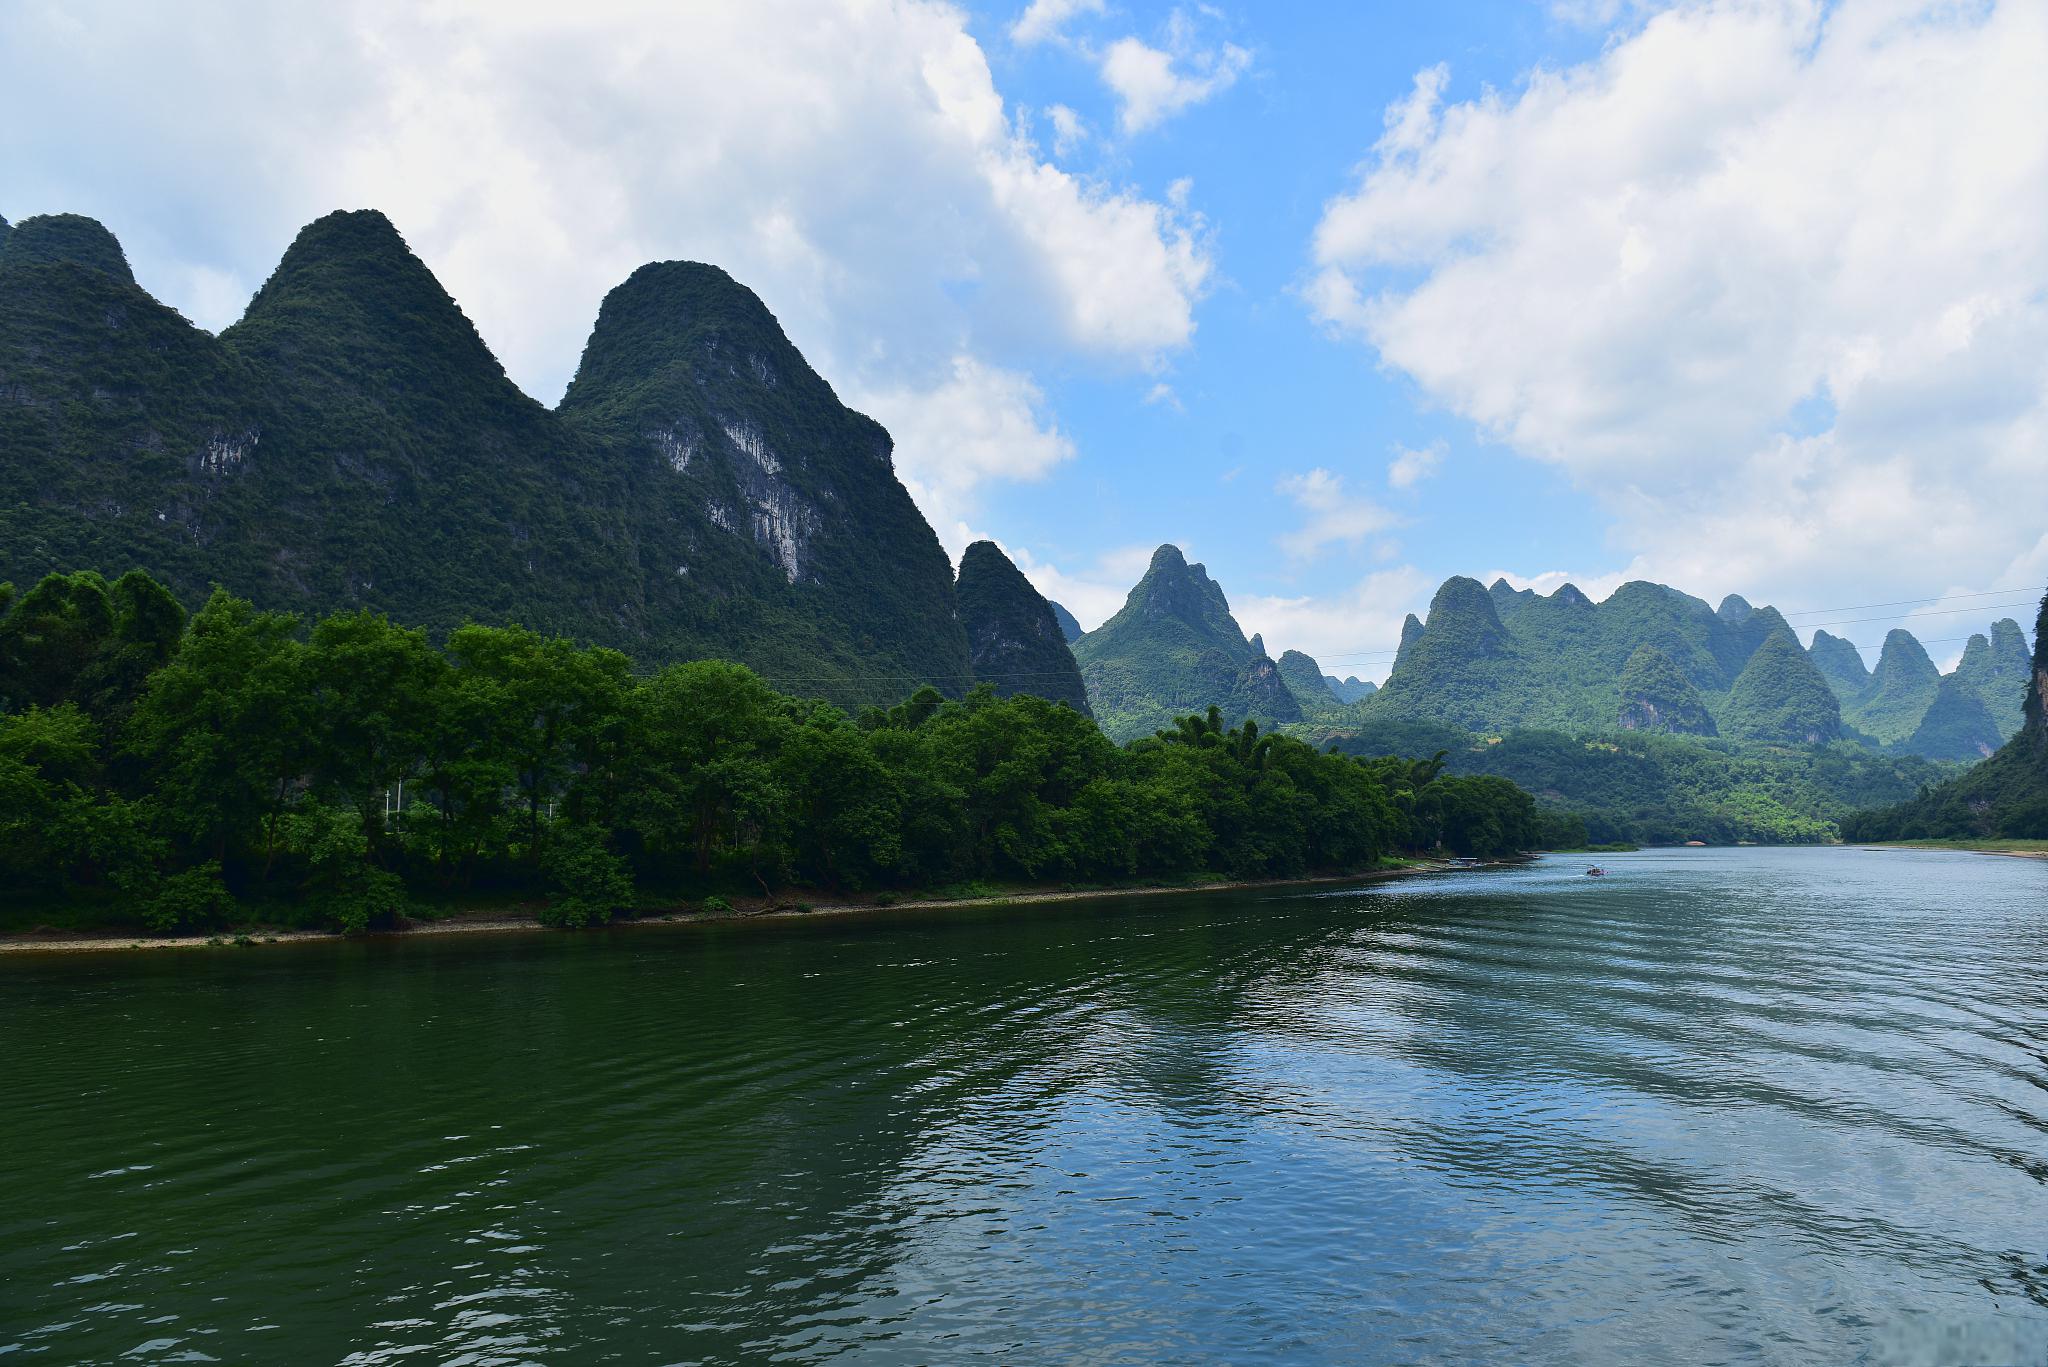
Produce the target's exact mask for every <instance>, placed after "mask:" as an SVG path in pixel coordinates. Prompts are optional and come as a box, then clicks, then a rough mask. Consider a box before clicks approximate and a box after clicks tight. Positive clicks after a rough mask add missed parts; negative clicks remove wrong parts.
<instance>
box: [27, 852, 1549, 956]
mask: <svg viewBox="0 0 2048 1367" xmlns="http://www.w3.org/2000/svg"><path fill="white" fill-rule="evenodd" d="M1519 862H1522V861H1519V860H1508V859H1500V860H1493V861H1490V862H1482V863H1478V864H1454V863H1450V862H1448V861H1443V862H1430V863H1424V864H1412V865H1405V866H1403V867H1401V868H1394V869H1374V870H1372V871H1370V872H1367V873H1346V874H1331V875H1328V876H1323V877H1316V878H1274V879H1264V880H1252V881H1246V882H1236V883H1202V884H1198V885H1195V886H1191V887H1190V886H1178V887H1142V888H1097V889H1093V890H1085V891H1078V892H1076V891H1067V890H1063V889H1051V888H1023V889H1018V890H1016V891H1013V892H1002V893H994V894H991V895H989V896H987V897H951V898H940V897H932V898H906V899H904V900H902V901H898V902H888V903H878V902H873V901H868V902H837V903H829V904H824V903H821V904H818V905H815V906H813V907H811V909H810V910H808V911H801V910H798V909H797V908H795V907H793V906H791V905H789V904H788V903H787V902H780V903H775V904H768V903H765V902H764V903H762V904H761V905H759V906H745V905H736V906H735V907H734V909H733V910H731V911H729V912H704V911H693V910H684V909H682V908H677V909H676V910H674V911H662V910H660V909H659V908H652V909H650V908H644V907H643V908H641V909H640V912H639V914H638V915H637V916H635V917H634V918H632V919H631V920H617V921H613V922H611V923H610V924H609V925H608V926H605V927H600V928H601V929H612V930H630V929H635V928H639V927H647V926H678V925H693V924H704V923H709V922H726V921H772V920H792V921H795V920H803V921H812V920H816V919H817V918H818V917H820V916H851V915H858V914H860V913H877V912H882V913H890V914H893V913H896V912H900V911H953V910H959V909H962V908H968V907H1031V906H1042V905H1045V904H1047V903H1051V902H1083V901H1088V900H1090V899H1095V898H1110V897H1159V896H1166V895H1171V894H1173V893H1200V892H1227V891H1230V890H1232V889H1243V888H1292V887H1314V886H1321V885H1336V884H1358V883H1377V882H1382V881H1384V880H1386V879H1389V878H1405V877H1409V876H1410V875H1413V874H1419V873H1442V872H1446V871H1450V870H1457V869H1474V868H1481V869H1495V868H1503V867H1506V866H1508V865H1510V864H1515V863H1519ZM562 933H571V932H562V931H557V930H555V929H554V928H552V927H549V926H543V925H542V924H541V923H540V921H539V919H538V917H536V916H535V915H533V914H531V913H523V912H521V913H511V912H499V913H485V914H477V915H466V916H451V917H449V918H447V919H446V920H438V921H413V922H410V923H408V924H407V925H405V926H403V927H400V928H398V929H392V930H377V931H371V932H369V933H368V934H367V935H363V936H361V937H358V938H361V939H366V940H367V939H410V938H412V937H414V936H419V935H479V934H494V935H504V934H531V935H539V934H562ZM343 938H345V937H344V936H342V934H341V933H340V932H338V931H331V930H264V929H261V928H250V929H248V930H246V931H222V932H219V933H216V934H214V935H211V936H208V935H123V934H118V933H116V934H96V935H80V934H65V933H61V932H60V933H56V934H37V933H34V932H30V933H28V934H23V935H11V936H7V937H4V938H0V954H76V953H85V952H95V951H107V950H131V949H218V948H223V947H236V948H240V947H243V946H244V945H245V943H246V944H247V945H286V944H308V943H324V942H327V941H332V940H339V939H343Z"/></svg>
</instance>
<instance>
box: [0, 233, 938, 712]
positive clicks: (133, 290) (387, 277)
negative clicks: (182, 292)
mask: <svg viewBox="0 0 2048 1367" xmlns="http://www.w3.org/2000/svg"><path fill="white" fill-rule="evenodd" d="M0 471H4V472H5V473H6V475H7V476H8V479H9V481H10V484H12V485H13V486H14V487H17V488H22V489H32V490H35V491H36V492H35V494H34V495H33V496H32V497H31V498H29V499H26V500H22V501H19V502H17V503H15V504H14V505H13V506H11V507H9V508H6V509H0V578H12V579H14V580H15V581H16V582H25V581H32V580H34V579H36V578H38V577H40V576H41V575H42V574H44V573H46V572H47V571H49V570H52V569H69V568H98V569H102V570H107V571H112V572H118V571H120V570H123V569H126V568H128V567H129V566H131V565H141V566H144V567H147V568H149V569H150V570H152V571H153V572H155V573H157V574H159V575H160V576H162V577H164V578H165V579H166V580H167V581H168V582H170V583H171V584H172V585H173V586H174V587H175V588H176V589H177V590H178V591H179V592H180V593H181V595H183V596H185V597H186V598H187V599H188V600H189V599H196V598H197V597H199V596H201V595H203V593H204V592H205V591H206V589H207V587H208V586H209V585H210V584H211V583H213V582H219V583H222V584H225V585H227V586H228V587H229V588H230V589H232V590H234V591H236V592H238V593H242V594H245V595H247V596H249V597H251V598H253V599H255V600H256V601H257V602H258V603H260V604H261V605H263V606H266V607H277V608H287V609H292V610H298V611H305V612H316V613H317V612H326V611H330V610H333V609H336V608H342V607H352V606H365V607H370V608H375V609H378V610H381V611H384V612H387V613H389V614H390V615H391V616H393V617H394V618H396V619H399V620H402V621H406V622H411V623H417V624H420V625H425V626H428V627H432V628H435V629H447V628H449V627H453V626H455V625H458V624H460V623H461V622H463V621H465V620H470V619H476V620H482V621H512V620H516V621H520V622H523V623H526V624H527V625H531V626H534V627H537V628H540V629H542V630H545V631H551V632H557V633H561V634H566V635H572V636H576V637H579V638H582V639H586V640H591V641H596V642H599V643H603V644H608V645H615V646H619V647H621V648H624V649H626V650H629V651H630V652H632V653H633V654H634V655H635V656H636V657H638V658H641V659H643V660H646V661H648V662H659V661H661V660H665V659H678V658H691V657H698V656H713V655H715V656H723V657H727V658H733V659H738V660H741V661H743V662H745V663H748V664H751V665H753V666H755V667H756V668H758V669H760V670H761V671H762V672H763V673H764V674H766V675H767V676H768V677H769V678H770V679H771V680H772V681H774V682H776V683H777V684H779V685H781V686H783V687H785V688H788V689H790V690H792V691H795V692H799V693H809V694H815V695H822V696H826V697H830V698H832V699H833V700H835V701H841V702H848V703H854V702H861V701H868V700H887V699H892V698H894V697H899V696H901V695H902V694H904V693H906V692H908V691H910V690H911V689H913V688H914V687H915V686H916V685H917V684H918V683H921V682H932V683H936V684H938V685H939V686H940V687H942V688H944V689H946V690H947V691H949V692H958V691H960V690H961V689H963V688H964V687H965V686H966V684H967V681H968V677H969V665H968V653H967V641H966V637H965V634H964V632H963V631H962V630H961V628H960V625H959V622H958V619H957V613H956V610H955V606H954V599H953V587H952V569H951V566H950V564H949V563H948V561H947V558H946V556H945V553H944V551H943V550H942V549H941V548H940V546H939V544H938V541H937V538H936V537H935V536H934V535H933V534H932V532H931V529H930V528H929V527H928V526H927V525H926V524H925V522H924V520H923V518H922V517H921V516H919V515H918V513H917V510H916V508H915V507H914V506H913V505H912V504H911V502H910V498H909V495H908V494H907V493H906V492H905V491H904V489H903V487H902V485H901V484H900V483H899V482H898V481H897V479H896V477H895V474H894V471H893V469H892V468H891V462H890V443H889V437H888V434H887V433H886V432H884V431H883V430H882V429H881V428H880V427H879V426H878V425H876V424H875V423H874V422H872V421H871V420H869V419H867V418H865V417H863V416H861V415H860V414H858V413H854V412H852V411H850V410H848V409H847V408H845V407H844V406H843V405H842V404H840V403H839V401H838V399H837V397H836V396H835V395H834V394H833V393H832V390H831V387H830V386H829V385H827V384H826V383H825V381H824V380H823V379H821V378H820V377H819V376H818V375H817V374H816V373H815V372H814V371H813V370H812V369H811V368H810V367H809V365H807V364H806V363H805V361H804V359H803V358H802V356H800V355H799V354H798V353H797V352H796V350H795V348H794V347H792V346H791V345H790V344H789V342H788V339H787V338H786V337H785V336H784V335H783V333H782V330H781V328H780V327H779V326H778V325H777V324H776V322H775V319H774V318H773V316H772V315H771V314H770V313H769V312H768V310H767V308H766V307H765V306H764V305H763V304H762V303H761V301H760V300H759V299H758V298H756V297H755V296H754V295H753V294H752V293H751V292H750V291H748V290H746V289H745V288H744V287H742V286H740V285H739V284H737V283H736V282H734V281H733V280H731V279H730V278H729V277H727V276H726V275H725V274H724V273H723V272H721V271H718V270H716V269H715V268H713V267H709V266H701V265H694V264H689V263H676V262H669V263H660V264H657V265H653V266H648V267H644V268H643V269H642V270H640V271H638V272H636V273H635V274H634V276H633V277H632V278H631V279H630V280H628V281H627V282H626V283H625V284H623V285H621V286H620V287H619V288H618V289H617V290H615V291H613V293H612V295H611V296H609V297H608V298H607V299H606V301H605V305H604V308H603V309H602V310H601V312H600V316H599V319H598V325H597V328H596V330H595V331H594V332H593V335H592V337H591V340H590V344H589V346H588V347H587V349H586V352H585V355H584V358H583V364H582V366H581V368H580V369H579V371H578V375H577V378H576V382H575V384H574V385H573V386H572V387H571V390H570V393H569V395H568V397H567V398H566V399H565V400H564V403H563V405H562V407H561V409H560V410H559V411H556V412H551V411H549V410H548V409H546V408H545V407H543V406H542V405H540V404H538V403H535V402H534V401H533V400H532V399H530V398H528V397H527V396H526V395H524V394H522V393H520V392H519V390H518V389H517V388H516V387H515V386H514V385H513V384H512V383H511V382H510V381H509V379H507V378H506V376H505V374H504V371H503V369H502V367H500V366H499V365H498V363H497V360H496V359H495V358H494V357H493V356H492V355H491V353H490V350H489V348H488V347H487V346H486V345H485V344H484V342H483V340H482V338H481V337H479V336H478V335H477V333H476V330H475V328H474V327H472V326H471V325H470V323H469V320H468V319H467V318H465V317H463V315H462V313H461V310H460V309H459V308H458V307H457V306H456V304H455V302H454V301H453V300H452V299H450V298H449V297H448V295H447V292H446V291H445V290H443V289H442V288H441V287H440V285H439V283H438V282H437V281H436V280H435V279H434V277H433V275H432V273H431V272H430V271H428V270H427V268H426V267H425V265H424V264H422V263H421V262H420V261H419V260H418V258H416V257H415V256H413V254H412V253H411V252H410V251H409V250H408V249H407V247H406V245H405V243H404V241H403V239H402V238H401V237H400V236H399V234H398V232H397V231H396V229H395V228H393V227H392V225H391V224H390V223H389V222H388V221H387V220H385V219H384V218H383V216H382V215H380V214H376V213H374V212H357V213H341V214H332V215H329V216H328V217H326V218H323V219H321V220H319V221H318V222H316V223H313V224H311V225H309V226H308V227H307V228H306V229H305V230H304V231H303V232H302V233H300V235H299V237H298V239H297V240H296V241H294V242H293V244H292V246H291V248H290V249H289V250H288V251H287V252H286V253H285V255H284V258H283V259H282V260H281V261H280V262H279V264H278V268H277V270H276V271H275V272H274V273H273V274H272V276H271V278H270V280H269V281H268V282H266V284H265V285H264V287H263V289H262V290H261V291H260V292H259V293H258V294H257V296H256V298H255V299H254V300H253V301H252V302H251V304H250V307H249V310H248V313H247V315H246V316H245V317H244V318H243V320H242V321H241V322H240V323H238V324H237V325H236V326H235V327H233V328H230V329H229V330H228V331H227V332H225V333H223V334H222V335H221V336H220V337H219V338H217V339H216V338H213V337H210V336H208V335H207V334H206V333H204V332H201V331H199V330H198V329H196V328H193V327H192V326H191V325H190V324H188V323H186V322H185V320H184V319H182V318H180V317H178V315H177V314H176V313H174V312H173V311H171V310H169V309H166V308H164V307H163V306H162V305H160V304H158V303H157V302H156V301H155V300H153V299H151V298H150V297H149V296H148V295H147V294H146V293H144V292H143V291H142V290H140V289H139V288H137V287H136V286H135V284H134V282H133V280H132V279H131V278H130V277H129V275H128V272H127V265H126V261H125V258H123V257H122V255H121V253H120V248H119V244H118V243H115V242H114V241H113V239H112V237H111V235H109V234H107V233H106V232H105V230H104V229H102V228H99V226H98V225H97V224H92V223H91V221H90V220H74V219H71V218H69V217H68V216H52V217H51V218H49V219H45V220H29V221H28V222H24V223H22V224H19V225H16V226H15V228H14V229H13V231H11V232H9V233H8V234H6V236H5V238H4V242H0Z"/></svg>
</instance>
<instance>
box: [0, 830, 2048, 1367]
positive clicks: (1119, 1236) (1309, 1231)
mask: <svg viewBox="0 0 2048 1367" xmlns="http://www.w3.org/2000/svg"><path fill="white" fill-rule="evenodd" d="M1602 862H1604V863H1605V864H1606V865H1607V867H1608V868H1609V869H1610V871H1611V872H1610V876H1608V877H1607V878H1604V879H1591V878H1587V877H1585V876H1584V872H1583V870H1584V868H1585V864H1586V860H1585V859H1583V858H1578V859H1572V858H1548V859H1544V860H1541V861H1539V862H1537V863H1535V864H1533V865H1529V866H1526V867H1522V868H1517V869H1512V870H1507V871H1499V872H1494V871H1484V872H1471V873H1454V874H1443V875H1435V876H1428V877H1422V878H1416V879H1410V880H1404V881H1398V882H1393V883H1380V884H1375V885H1370V886H1367V887H1363V888H1355V889H1342V890H1331V889H1329V888H1327V887H1318V888H1306V889H1304V888H1292V889H1274V890H1265V891H1244V890H1239V891H1229V892H1217V893H1207V894H1199V895H1187V896H1179V895H1175V896H1167V897H1151V898H1132V899H1123V900H1103V901H1089V902H1069V903H1060V904H1054V905H1048V906H1043V907H1038V908H1023V907H1017V908H990V909H986V910H976V911H973V912H970V913H966V914H961V913H953V912H947V913H939V914H935V913H914V912H907V911H898V912H893V913H875V914H872V915H863V916H857V917H846V918H819V919H817V920H815V921H810V922H794V923H791V922H783V923H777V924H772V925H770V924H753V925H749V924H734V923H726V924H718V925H710V926H704V925H697V926H676V927H636V928H631V929H626V930H618V931H609V932H596V933H587V934H552V935H540V934H533V935H504V936H447V937H424V936H422V937H414V938H411V939H402V938H401V939H381V940H380V939H371V940H368V941H363V942H356V943H326V944H316V945H293V946H277V947H256V948H245V949H232V948H222V949H218V950H210V951H174V952H157V953H129V954H121V953H106V954H87V955H65V956H57V955H51V956H8V957H7V958H6V959H0V1019H4V1022H5V1040H4V1053H0V1108H4V1109H0V1155H4V1164H5V1167H4V1176H0V1359H6V1360H10V1361H12V1360H20V1361H61V1362H67V1363H68V1362H116V1361H123V1362H137V1361H141V1362H152V1361H155V1362H170V1361H205V1360H219V1361H226V1362H280V1363H281V1362H291V1363H322V1362H345V1363H384V1362H460V1363H501V1362H503V1363H511V1362H526V1361H536V1360H538V1361H551V1360H558V1361H562V1362H577V1363H581V1362H598V1361H619V1362H636V1363H637V1362H736V1361H761V1360H782V1361H795V1362H807V1361H816V1360H819V1359H823V1358H826V1357H831V1356H835V1355H845V1356H847V1357H849V1358H853V1359H858V1360H861V1361H872V1362H883V1363H896V1362H904V1363H911V1362H933V1363H957V1362H970V1361H988V1362H1011V1363H1087V1362H1093V1363H1110V1362H1133V1363H1152V1362H1250V1361H1272V1362H1302V1363H1353V1362H1366V1363H1376V1362H1389V1363H1391V1362H1408V1361H1417V1360H1432V1361H1491V1362H1502V1363H1521V1362H1555V1363H1577V1362H1591V1363H1643V1362H1650V1363H1656V1362H1687V1363H1692V1362H1734V1363H1747V1362H1801V1361H1826V1362H1850V1361H1862V1362H1887V1363H1889V1362H1900V1363H1919V1362H1926V1363H1952V1362H1962V1361H2000V1362H2005V1361H2034V1362H2038V1361H2042V1360H2043V1359H2044V1357H2048V862H2042V861H2030V860H2023V859H2008V858H1995V857H1988V856H1979V855H1968V854H1951V853H1941V852H1917V851H1916V852H1899V851H1867V850H1850V849H1793V850H1775V849H1770V850H1767V849H1758V850H1688V851H1669V850H1667V851H1645V852H1643V853H1640V854H1635V855H1618V856H1603V857H1602Z"/></svg>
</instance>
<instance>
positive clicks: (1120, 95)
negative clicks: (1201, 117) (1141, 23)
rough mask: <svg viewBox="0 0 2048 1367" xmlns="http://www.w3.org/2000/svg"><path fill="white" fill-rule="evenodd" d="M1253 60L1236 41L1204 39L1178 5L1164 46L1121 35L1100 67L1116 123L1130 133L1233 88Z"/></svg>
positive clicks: (1169, 24) (1103, 57)
mask: <svg viewBox="0 0 2048 1367" xmlns="http://www.w3.org/2000/svg"><path fill="white" fill-rule="evenodd" d="M1251 62H1252V54H1251V53H1250V52H1249V51H1248V50H1246V49H1245V48H1242V47H1239V46H1238V45H1237V44H1235V43H1228V42H1225V43H1216V44H1214V45H1209V44H1205V43H1203V42H1202V41H1201V39H1200V36H1199V34H1198V32H1197V26H1196V24H1195V22H1194V21H1193V20H1192V19H1190V18H1189V17H1188V14H1187V12H1186V11H1185V10H1175V11H1174V12H1173V16H1172V18H1171V19H1169V20H1168V22H1167V27H1166V42H1165V46H1164V47H1154V46H1152V45H1151V44H1150V43H1147V42H1145V41H1144V40H1143V39H1140V38H1137V37H1126V38H1119V39H1117V40H1116V41H1115V42H1113V43H1111V44H1110V45H1109V47H1108V48H1106V49H1105V50H1104V51H1103V53H1102V55H1101V59H1100V67H1101V72H1102V80H1103V83H1104V84H1105V85H1107V86H1108V87H1109V88H1110V91H1111V92H1112V93H1113V94H1115V96H1116V98H1117V104H1118V108H1117V123H1118V125H1119V126H1120V127H1121V128H1122V129H1123V131H1124V133H1125V134H1126V135H1129V134H1132V133H1142V132H1144V131H1145V130H1146V129H1148V128H1154V127H1157V126H1158V125H1159V124H1161V123H1164V122H1165V121H1166V120H1167V119H1170V118H1172V117H1173V116H1174V115H1175V114H1178V113H1180V112H1181V111H1182V110H1185V109H1188V108H1191V107H1192V106H1194V105H1197V104H1200V103H1201V102H1202V101H1204V100H1206V99H1209V98H1210V97H1212V96H1215V95H1219V94H1221V93H1222V92H1224V91H1226V90H1228V89H1230V87H1231V86H1233V85H1235V84H1236V83H1237V78H1238V77H1239V76H1242V75H1243V74H1244V73H1245V70H1246V69H1247V68H1248V67H1250V66H1251Z"/></svg>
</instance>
